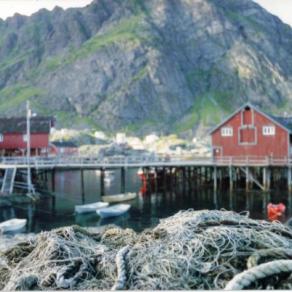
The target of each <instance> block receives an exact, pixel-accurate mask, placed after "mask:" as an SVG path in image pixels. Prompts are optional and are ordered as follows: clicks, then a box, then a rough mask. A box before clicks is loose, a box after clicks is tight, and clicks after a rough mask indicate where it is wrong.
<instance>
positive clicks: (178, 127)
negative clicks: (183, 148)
mask: <svg viewBox="0 0 292 292" xmlns="http://www.w3.org/2000/svg"><path fill="white" fill-rule="evenodd" d="M229 96H230V94H228V93H224V92H215V91H211V92H208V93H206V94H205V95H203V96H200V97H197V98H196V99H197V101H196V102H195V104H194V105H193V106H192V108H191V109H190V110H189V111H188V113H187V114H186V115H185V116H184V117H183V118H182V119H181V120H179V121H177V122H176V124H175V132H176V133H179V132H184V131H187V130H190V129H193V128H195V126H196V125H198V124H199V123H202V124H203V125H204V126H211V125H215V124H217V123H219V122H220V121H221V120H222V118H223V116H225V115H226V114H228V113H230V98H229Z"/></svg>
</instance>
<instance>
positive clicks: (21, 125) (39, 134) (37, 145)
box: [0, 117, 54, 156]
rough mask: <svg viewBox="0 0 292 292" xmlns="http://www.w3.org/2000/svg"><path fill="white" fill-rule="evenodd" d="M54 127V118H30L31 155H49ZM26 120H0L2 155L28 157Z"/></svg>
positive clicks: (0, 149)
mask: <svg viewBox="0 0 292 292" xmlns="http://www.w3.org/2000/svg"><path fill="white" fill-rule="evenodd" d="M53 126H54V119H53V118H52V117H31V118H30V140H31V142H30V144H31V155H47V154H48V151H49V134H50V131H51V128H52V127H53ZM26 147H27V135H26V118H25V117H20V118H15V117H14V118H0V155H1V156H23V155H26Z"/></svg>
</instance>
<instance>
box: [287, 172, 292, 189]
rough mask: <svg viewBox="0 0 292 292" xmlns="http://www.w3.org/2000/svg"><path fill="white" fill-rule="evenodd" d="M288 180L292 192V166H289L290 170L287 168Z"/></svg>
mask: <svg viewBox="0 0 292 292" xmlns="http://www.w3.org/2000/svg"><path fill="white" fill-rule="evenodd" d="M287 181H288V191H289V192H292V171H291V166H289V167H288V170H287Z"/></svg>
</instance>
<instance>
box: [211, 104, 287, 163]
mask: <svg viewBox="0 0 292 292" xmlns="http://www.w3.org/2000/svg"><path fill="white" fill-rule="evenodd" d="M211 136H212V149H213V157H214V158H220V157H261V158H262V157H271V158H281V159H282V158H287V157H291V154H292V149H291V145H292V118H285V117H275V116H272V115H270V114H267V113H264V112H263V111H261V110H260V109H258V108H256V107H255V106H254V105H252V104H250V103H247V104H245V105H243V106H242V107H240V108H239V109H238V110H237V111H235V112H234V113H233V114H232V115H230V116H229V117H228V118H226V119H225V120H224V121H223V122H222V123H220V124H219V125H218V126H217V127H215V128H214V129H213V130H212V131H211Z"/></svg>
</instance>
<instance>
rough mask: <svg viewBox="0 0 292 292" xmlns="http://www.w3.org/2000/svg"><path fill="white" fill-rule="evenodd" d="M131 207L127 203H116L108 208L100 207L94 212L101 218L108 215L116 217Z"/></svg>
mask: <svg viewBox="0 0 292 292" xmlns="http://www.w3.org/2000/svg"><path fill="white" fill-rule="evenodd" d="M130 208H131V205H128V204H118V205H114V206H111V207H108V208H102V209H99V210H97V211H96V213H97V214H98V215H99V216H100V217H101V218H109V217H116V216H120V215H123V214H124V213H126V212H128V210H129V209H130Z"/></svg>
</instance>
